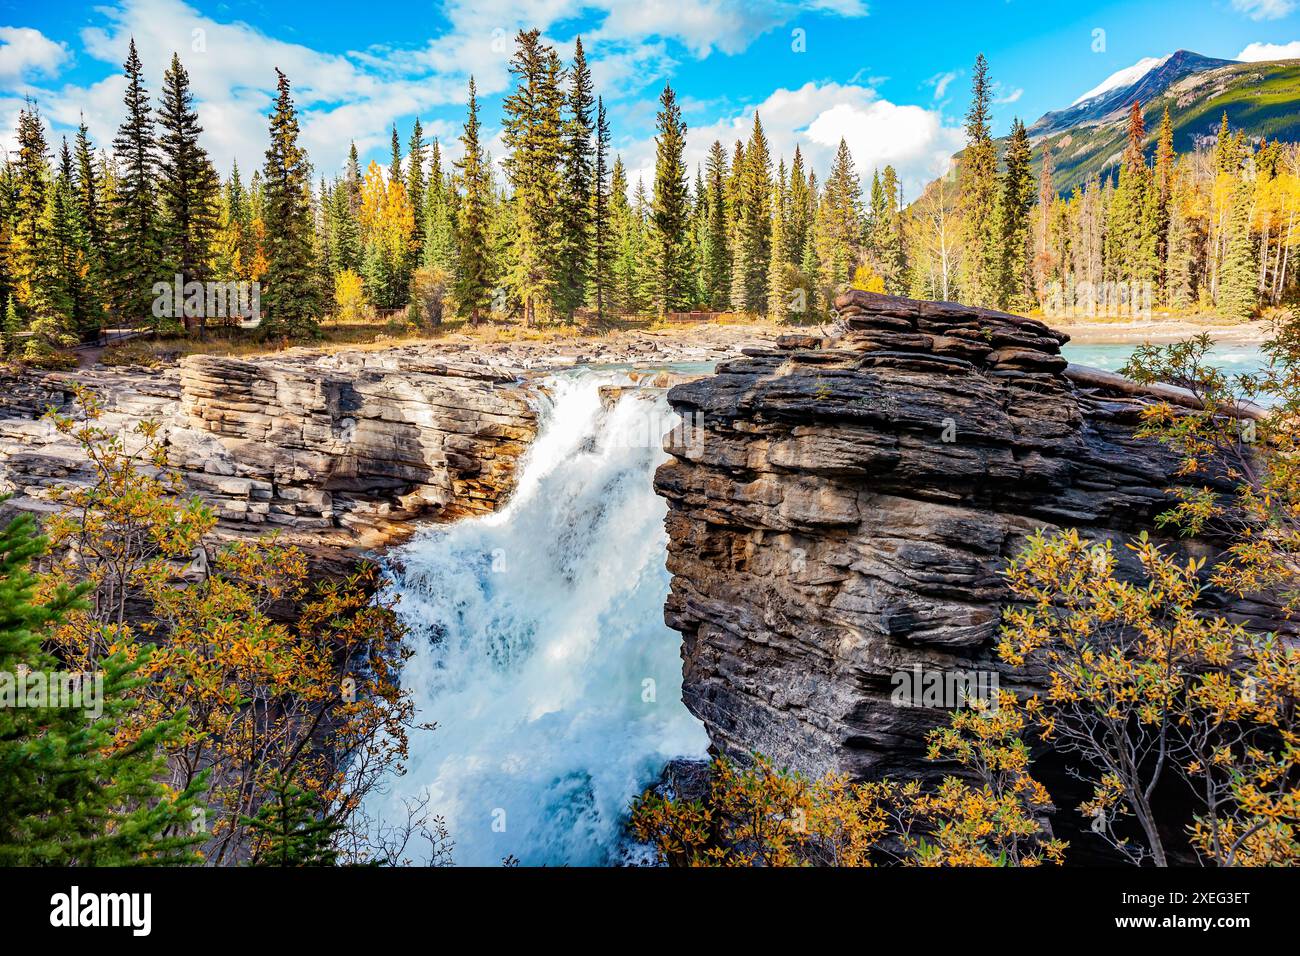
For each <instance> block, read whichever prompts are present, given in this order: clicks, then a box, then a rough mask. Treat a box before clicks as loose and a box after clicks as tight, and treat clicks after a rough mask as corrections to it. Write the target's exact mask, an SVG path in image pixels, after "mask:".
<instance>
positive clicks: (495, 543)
mask: <svg viewBox="0 0 1300 956" xmlns="http://www.w3.org/2000/svg"><path fill="white" fill-rule="evenodd" d="M620 381H623V382H625V381H626V379H625V378H623V377H621V376H619V375H615V374H612V373H593V372H589V371H584V372H579V373H577V374H575V375H571V376H564V377H559V378H556V379H553V380H552V381H551V382H550V383H549V385H550V388H549V391H550V396H549V398H548V399H546V400H545V407H544V408H542V409H541V428H540V430H539V433H538V436H537V438H536V440H535V441H534V443H533V445H532V447H531V448H530V449H529V451H528V452H527V453H526V455H525V456H524V459H523V460H522V462H521V464H520V472H519V480H518V484H517V488H516V490H515V492H514V495H513V496H512V498H511V500H510V501H509V502H508V503H507V505H506V506H505V507H504V508H503V509H501V510H500V511H498V512H497V513H495V514H492V515H488V516H485V517H481V518H473V519H466V520H463V521H459V522H456V523H455V524H451V525H446V526H442V527H438V528H432V529H426V530H425V531H423V532H422V533H421V534H419V535H418V536H417V537H416V538H414V539H413V540H412V541H411V542H409V543H408V544H407V545H405V546H404V547H403V548H401V549H400V550H399V551H398V552H397V554H396V556H395V557H396V560H394V561H392V562H391V566H390V568H389V571H390V576H391V583H390V584H389V587H390V588H391V591H392V593H393V594H395V595H396V596H397V597H398V598H399V603H398V606H397V612H398V615H399V617H400V618H401V619H402V621H403V623H404V624H405V625H406V627H407V628H408V633H409V636H408V640H409V641H410V642H411V644H412V647H413V650H414V656H413V657H412V658H411V659H410V660H409V661H408V662H407V663H406V666H405V668H404V670H403V674H402V683H403V686H404V687H406V688H409V689H410V690H411V691H412V692H413V694H414V698H415V703H416V707H417V715H416V719H417V721H418V722H436V723H437V729H435V730H433V731H431V732H416V733H415V734H413V735H412V741H411V754H410V759H409V761H408V772H407V773H406V775H405V776H403V777H400V778H395V779H394V780H393V781H392V785H391V786H390V787H388V788H387V792H386V793H385V794H382V795H374V796H372V797H371V799H370V800H369V801H368V807H367V809H368V811H369V812H371V813H372V814H379V815H381V816H384V817H387V818H389V819H398V820H400V819H403V818H404V816H405V811H404V810H403V809H402V806H403V801H404V800H405V799H409V798H411V797H418V796H427V797H428V798H429V809H430V810H431V812H433V813H436V814H442V815H443V816H444V817H445V818H446V823H447V827H448V829H449V830H450V833H451V837H452V839H453V840H455V842H456V847H455V850H454V859H455V862H456V863H457V864H463V865H465V864H467V865H487V866H491V865H497V864H499V863H500V862H501V860H502V859H503V858H504V857H506V856H507V855H513V856H514V857H516V858H517V859H518V860H519V861H520V862H521V863H522V864H524V865H541V864H549V865H558V864H570V865H601V864H607V863H611V862H615V861H616V859H617V856H618V853H619V848H620V844H621V842H622V837H623V826H624V821H625V819H626V811H627V807H628V804H629V802H630V801H631V799H632V798H633V797H634V796H635V795H636V794H638V793H640V792H641V790H642V789H644V788H645V786H647V785H648V784H650V783H652V782H654V780H655V779H656V778H657V777H658V775H659V774H660V772H661V771H662V769H663V766H664V764H665V763H666V762H667V761H668V760H669V759H671V758H673V757H677V756H703V754H704V752H705V747H706V745H707V738H706V736H705V733H704V729H703V727H702V726H701V724H700V723H699V722H698V721H697V720H696V719H695V718H694V717H693V716H692V715H691V714H690V713H689V712H688V711H687V710H686V708H685V706H684V705H683V704H682V702H681V681H682V665H681V658H680V655H679V647H680V636H679V635H677V634H676V633H675V632H673V631H671V630H669V629H668V628H667V627H666V626H665V625H664V623H663V605H664V598H665V596H666V595H667V593H668V582H669V578H668V573H667V571H666V570H665V567H664V559H665V554H666V551H665V549H666V544H667V535H666V534H665V532H664V526H663V521H664V515H665V513H666V506H665V504H664V503H663V501H662V500H661V499H660V498H659V497H658V496H657V495H656V494H655V492H654V489H653V487H652V478H653V474H654V469H655V467H656V466H657V465H658V464H659V463H660V462H662V461H663V460H664V458H665V454H664V452H663V451H662V448H661V447H660V439H661V436H662V434H663V433H664V432H665V431H667V430H668V428H670V427H672V426H673V424H675V422H676V420H677V419H676V416H674V415H673V413H672V412H671V410H670V409H669V407H668V403H667V402H666V401H665V400H664V398H663V397H662V395H654V396H652V395H650V394H648V393H640V394H638V393H637V392H636V391H635V390H629V391H627V392H625V393H623V395H622V397H620V398H618V400H617V401H615V402H614V403H613V404H612V405H611V406H610V407H608V408H607V407H605V404H604V403H602V401H601V394H600V387H601V386H602V385H611V384H618V383H619V382H620Z"/></svg>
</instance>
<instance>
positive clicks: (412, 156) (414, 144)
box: [406, 116, 428, 265]
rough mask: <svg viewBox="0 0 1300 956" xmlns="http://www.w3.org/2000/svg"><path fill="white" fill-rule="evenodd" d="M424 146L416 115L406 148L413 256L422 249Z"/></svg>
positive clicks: (407, 190)
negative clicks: (413, 217)
mask: <svg viewBox="0 0 1300 956" xmlns="http://www.w3.org/2000/svg"><path fill="white" fill-rule="evenodd" d="M424 148H425V143H424V127H423V126H421V125H420V117H418V116H417V117H416V118H415V126H413V127H412V128H411V140H410V143H409V144H408V145H407V148H406V198H407V199H409V200H410V202H411V208H412V209H413V210H415V231H414V232H413V233H412V234H411V250H412V255H413V257H414V258H419V256H420V255H421V253H422V252H423V250H424V229H425V222H424V191H425V190H426V189H427V188H428V185H427V184H426V182H425V179H424V158H425V154H424ZM412 265H414V263H412Z"/></svg>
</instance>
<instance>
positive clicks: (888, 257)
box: [874, 166, 907, 295]
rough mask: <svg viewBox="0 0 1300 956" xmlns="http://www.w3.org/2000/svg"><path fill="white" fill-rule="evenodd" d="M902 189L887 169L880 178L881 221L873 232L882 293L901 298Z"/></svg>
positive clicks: (903, 285)
mask: <svg viewBox="0 0 1300 956" xmlns="http://www.w3.org/2000/svg"><path fill="white" fill-rule="evenodd" d="M901 192H902V187H901V186H900V185H899V182H898V173H897V171H896V170H895V169H894V167H893V166H886V167H885V170H884V172H883V173H882V174H881V177H880V196H881V200H882V204H881V213H880V221H879V223H878V224H877V226H876V229H875V237H874V245H875V253H876V263H877V271H878V272H879V273H880V275H881V277H882V278H883V279H884V280H885V291H886V292H889V293H892V294H894V295H897V294H900V293H901V292H902V291H903V290H904V289H905V288H906V287H907V283H906V281H905V274H906V272H907V255H906V251H905V249H904V246H903V220H902V215H901Z"/></svg>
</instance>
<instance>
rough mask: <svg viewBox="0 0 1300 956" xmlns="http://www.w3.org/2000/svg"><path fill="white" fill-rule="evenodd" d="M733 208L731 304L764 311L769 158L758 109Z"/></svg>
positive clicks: (769, 208)
mask: <svg viewBox="0 0 1300 956" xmlns="http://www.w3.org/2000/svg"><path fill="white" fill-rule="evenodd" d="M737 198H738V201H739V207H738V209H737V212H736V219H737V224H736V252H735V255H734V258H733V264H732V287H731V288H732V296H731V304H732V307H733V308H735V309H737V310H739V311H742V312H756V313H760V314H766V313H767V308H768V303H767V294H768V288H767V276H768V266H769V264H770V263H769V260H770V258H771V254H772V249H771V234H772V159H771V154H770V152H769V151H768V146H767V136H766V134H765V133H764V132H763V123H762V120H761V119H760V118H759V115H758V111H757V110H755V111H754V129H753V132H752V133H751V134H750V137H749V142H748V143H746V144H745V150H744V163H743V172H742V176H741V181H740V188H739V195H738V197H737Z"/></svg>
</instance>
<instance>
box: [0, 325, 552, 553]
mask: <svg viewBox="0 0 1300 956" xmlns="http://www.w3.org/2000/svg"><path fill="white" fill-rule="evenodd" d="M522 374H523V373H521V372H519V371H517V370H514V369H510V368H506V367H501V366H495V365H490V364H484V363H475V362H470V361H459V362H443V361H438V360H437V359H436V358H432V359H431V358H429V357H427V356H424V357H422V356H421V355H420V354H419V353H416V352H413V351H410V350H407V351H404V352H401V353H398V354H396V355H394V354H390V353H386V352H343V353H337V354H334V355H326V356H322V355H319V354H316V353H308V352H304V353H302V354H299V355H295V354H294V353H287V354H285V355H283V356H276V357H272V358H256V359H236V358H225V357H214V356H190V357H188V358H185V359H183V360H182V361H181V362H180V363H179V367H177V368H172V369H169V370H167V371H165V372H163V373H159V372H156V371H144V370H108V369H104V370H93V371H92V370H87V371H82V372H78V373H75V374H73V373H68V374H57V375H56V374H40V373H30V374H28V375H25V376H23V377H22V378H21V379H15V380H14V381H13V383H12V385H11V387H10V388H9V390H8V391H9V395H10V399H9V400H8V401H5V402H4V403H3V404H0V485H2V486H3V488H4V489H5V490H8V491H11V492H13V493H14V494H15V497H14V499H12V500H11V502H10V504H11V506H16V507H20V508H27V509H29V510H35V511H43V510H46V509H48V507H49V504H48V501H47V499H48V493H49V489H50V486H51V485H58V484H76V483H79V482H85V481H88V480H89V479H90V472H89V471H88V467H87V462H86V460H85V456H84V455H83V454H82V453H81V451H80V450H79V449H78V448H77V447H76V446H75V445H74V444H73V443H72V442H71V441H69V440H68V439H66V438H64V437H63V436H61V435H59V434H57V432H55V430H54V428H53V426H52V424H51V423H49V422H48V421H45V420H43V419H41V418H40V415H41V413H42V412H43V410H44V408H46V407H48V406H50V405H53V406H55V407H59V408H61V409H63V410H64V411H65V412H66V411H67V410H69V409H70V407H71V406H70V401H71V397H72V388H73V385H74V383H80V384H82V385H85V386H86V387H88V388H90V389H91V390H93V391H94V392H96V393H97V394H98V395H99V398H100V400H101V402H102V403H103V406H104V409H105V415H104V417H103V419H102V421H101V424H102V425H103V426H104V427H106V428H108V429H111V430H114V431H119V432H121V433H122V434H125V435H128V436H129V435H130V433H131V430H132V429H133V428H134V426H135V425H136V424H137V423H138V422H140V421H143V420H154V421H157V422H159V423H160V424H161V426H162V429H161V435H162V438H163V441H164V442H165V443H166V447H167V452H168V459H169V462H170V464H171V466H172V467H174V468H176V469H177V470H178V471H179V472H180V473H181V474H182V476H183V477H184V479H185V482H186V484H187V485H188V487H189V488H190V489H191V490H193V491H194V492H196V493H198V494H200V495H201V496H202V497H203V498H205V499H206V500H207V501H208V502H210V503H211V504H212V506H213V507H214V509H215V510H216V512H217V514H218V516H219V518H220V525H219V528H220V530H221V531H222V533H224V534H227V535H238V534H242V533H261V532H264V531H269V530H275V529H278V530H280V531H281V532H282V536H283V537H284V538H285V539H286V540H290V541H294V542H295V543H300V544H303V545H304V546H307V547H319V548H324V549H334V550H337V549H339V548H340V547H341V548H344V549H346V550H349V551H356V550H363V549H366V548H370V547H375V546H379V545H382V544H384V543H387V542H388V541H390V540H393V539H395V538H399V537H402V536H404V535H405V534H407V533H409V532H410V531H411V530H412V529H413V527H414V522H415V520H416V519H431V520H450V519H453V518H457V517H461V516H465V515H473V514H482V513H486V512H489V511H492V510H493V509H494V508H495V507H496V506H497V503H498V502H499V501H500V500H502V499H503V498H504V497H505V496H506V495H508V494H509V492H510V490H511V489H512V488H513V485H514V477H515V467H516V464H517V462H518V460H519V457H520V455H521V454H522V453H523V451H524V450H525V449H526V448H527V446H528V444H529V442H531V440H532V439H533V437H534V436H535V434H536V431H537V416H536V412H535V409H534V399H535V397H536V396H535V386H531V385H528V384H526V383H524V381H523V378H522Z"/></svg>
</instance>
